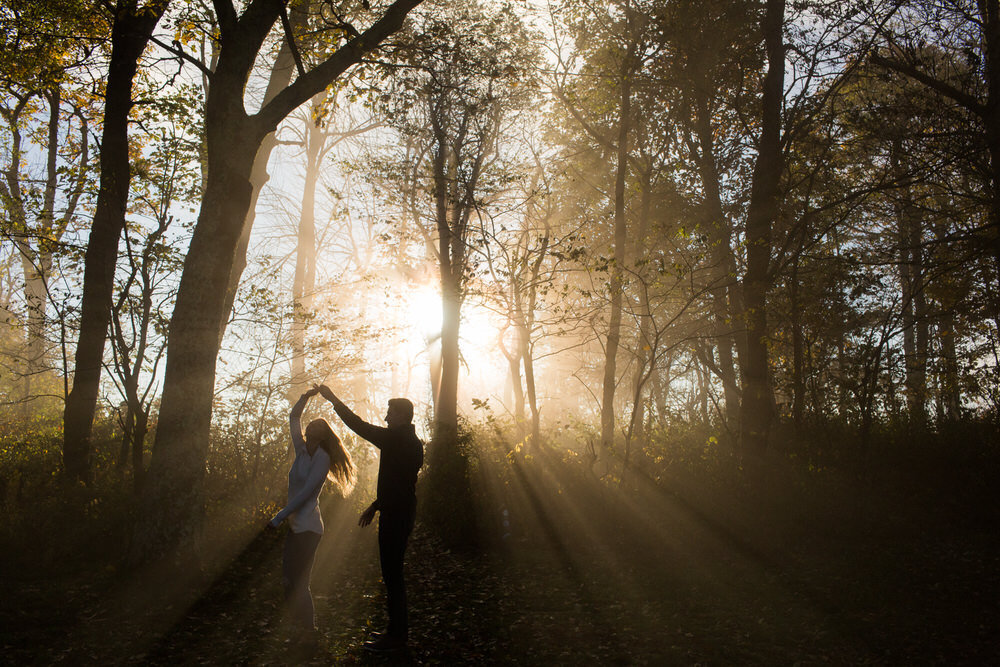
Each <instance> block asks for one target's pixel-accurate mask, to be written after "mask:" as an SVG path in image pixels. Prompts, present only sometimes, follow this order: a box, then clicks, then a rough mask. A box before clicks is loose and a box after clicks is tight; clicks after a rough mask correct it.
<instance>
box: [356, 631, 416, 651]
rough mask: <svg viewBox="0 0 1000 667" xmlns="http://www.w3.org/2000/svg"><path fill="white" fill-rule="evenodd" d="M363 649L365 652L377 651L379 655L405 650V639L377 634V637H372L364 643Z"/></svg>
mask: <svg viewBox="0 0 1000 667" xmlns="http://www.w3.org/2000/svg"><path fill="white" fill-rule="evenodd" d="M363 648H364V649H365V650H366V651H377V652H379V653H381V652H386V651H398V650H400V649H404V648H406V638H405V637H398V636H395V635H387V634H382V633H379V634H378V636H377V637H376V636H375V635H372V638H371V639H369V640H368V641H366V642H365V643H364V645H363Z"/></svg>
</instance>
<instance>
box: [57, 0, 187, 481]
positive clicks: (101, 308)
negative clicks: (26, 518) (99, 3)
mask: <svg viewBox="0 0 1000 667" xmlns="http://www.w3.org/2000/svg"><path fill="white" fill-rule="evenodd" d="M168 2H169V0H153V1H152V2H150V3H149V4H148V5H146V6H144V7H142V8H141V9H140V8H139V7H137V3H136V2H135V0H119V2H118V3H117V4H116V6H115V17H114V22H113V24H112V27H111V61H110V64H109V69H108V80H107V85H106V87H105V95H104V99H105V103H104V125H103V130H102V133H101V179H100V185H99V186H98V191H97V205H96V208H95V210H94V221H93V223H92V225H91V229H90V237H89V238H88V240H87V252H86V255H85V258H84V270H83V294H82V297H81V300H80V337H79V340H78V341H77V346H76V356H75V368H74V371H73V389H72V390H71V391H70V393H69V395H68V396H67V397H66V408H65V410H64V412H63V466H64V468H65V470H66V474H67V475H68V476H69V477H70V478H75V479H79V480H83V481H85V482H86V481H89V478H90V434H91V428H92V426H93V423H94V413H95V411H96V409H97V395H98V390H99V387H100V381H101V365H102V362H103V359H104V343H105V341H106V339H107V333H108V323H109V321H110V318H111V299H112V293H113V290H114V275H115V264H116V263H117V260H118V241H119V239H120V238H121V233H122V230H123V229H124V228H125V209H126V206H127V202H128V190H129V180H130V177H131V174H130V172H129V156H128V114H129V112H130V111H131V109H132V82H133V80H134V78H135V74H136V71H137V70H138V66H139V58H140V57H141V56H142V52H143V51H144V50H145V48H146V45H147V43H148V42H149V38H150V35H152V32H153V29H154V28H155V27H156V24H157V23H158V22H159V20H160V17H161V16H162V15H163V12H164V11H165V10H166V8H167V4H168Z"/></svg>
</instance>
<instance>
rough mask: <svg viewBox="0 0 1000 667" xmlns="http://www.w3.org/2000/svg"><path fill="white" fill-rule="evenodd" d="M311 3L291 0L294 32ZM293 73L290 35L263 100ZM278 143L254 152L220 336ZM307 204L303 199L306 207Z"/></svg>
mask: <svg viewBox="0 0 1000 667" xmlns="http://www.w3.org/2000/svg"><path fill="white" fill-rule="evenodd" d="M310 5H311V0H296V1H295V2H291V3H289V8H288V14H289V16H288V20H289V25H290V27H291V31H292V34H296V33H298V32H299V31H300V29H301V28H302V27H303V26H304V25H305V24H306V22H307V20H308V18H309V7H310ZM294 73H295V58H294V56H293V54H292V48H291V45H290V44H289V43H288V39H287V37H286V39H283V40H282V41H281V46H280V47H279V48H278V54H277V56H275V59H274V66H273V67H272V68H271V74H270V76H269V77H268V80H267V88H265V89H264V101H263V104H267V103H268V102H270V101H271V100H273V99H274V96H275V95H277V94H278V93H279V92H281V91H282V90H283V89H284V88H285V86H287V85H288V82H289V81H291V80H292V75H293V74H294ZM277 145H278V140H277V138H276V137H275V133H274V132H270V133H268V135H267V136H266V137H264V140H263V141H262V142H261V144H260V148H258V149H257V154H256V155H255V156H254V160H253V171H252V172H251V176H250V183H251V184H252V185H253V190H252V192H251V194H250V208H249V209H247V214H246V218H245V219H244V220H243V229H242V231H241V232H240V240H239V243H238V244H237V246H236V256H235V257H234V258H233V271H232V275H231V276H230V277H229V286H228V288H227V290H226V306H225V309H226V319H225V320H224V321H223V323H222V330H221V332H220V334H219V335H220V337H221V336H222V335H224V334H225V330H226V326H227V324H228V320H229V318H230V316H231V315H232V312H233V305H234V304H235V303H236V291H237V290H238V289H239V285H240V280H241V279H242V277H243V271H245V270H246V268H247V250H248V249H249V248H250V232H251V231H253V223H254V221H255V220H256V218H257V200H258V198H259V197H260V193H261V191H262V190H263V189H264V186H265V185H267V182H268V181H269V180H270V179H271V175H270V174H268V173H267V163H268V161H269V160H270V159H271V153H272V152H273V151H274V149H275V147H276V146H277ZM307 178H308V174H307ZM304 208H305V207H304V202H303V209H304ZM296 270H298V267H296ZM293 363H294V362H293ZM295 377H296V376H295V374H294V371H293V374H292V378H293V383H294V382H295V380H294V378H295ZM301 394H302V392H301V391H299V392H298V393H295V391H294V389H293V390H290V392H289V402H290V403H293V404H294V402H295V401H297V400H298V399H299V396H300V395H301Z"/></svg>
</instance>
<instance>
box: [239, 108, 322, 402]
mask: <svg viewBox="0 0 1000 667" xmlns="http://www.w3.org/2000/svg"><path fill="white" fill-rule="evenodd" d="M325 98H326V93H325V92H323V93H320V94H319V95H317V96H316V97H314V98H313V103H312V109H313V114H312V115H313V116H315V114H316V110H317V108H318V107H319V106H320V105H322V103H323V100H324V99H325ZM307 126H308V127H307V128H306V132H305V137H306V174H305V182H304V183H303V187H302V211H301V214H300V216H299V233H298V237H297V238H298V245H297V247H296V250H295V277H294V280H293V283H292V300H293V302H294V304H295V306H294V308H295V311H294V315H293V321H292V328H291V338H292V377H291V386H290V388H289V393H288V401H289V403H294V402H295V401H297V400H298V398H299V396H301V395H302V393H303V392H304V391H305V390H306V389H307V388H308V386H307V385H308V384H309V382H308V378H307V376H306V340H305V339H306V324H307V322H308V319H309V313H310V312H311V311H312V295H313V290H314V289H315V287H316V211H315V208H316V184H317V182H318V181H319V172H320V156H321V155H322V150H321V149H322V148H323V143H324V141H325V140H326V138H325V136H324V133H323V130H322V129H321V128H320V126H319V124H318V121H316V119H315V118H312V119H310V120H309V121H307ZM271 136H273V135H271ZM257 157H258V159H260V151H258V152H257ZM241 243H242V242H241ZM237 254H239V252H238V251H237Z"/></svg>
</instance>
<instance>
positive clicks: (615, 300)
mask: <svg viewBox="0 0 1000 667" xmlns="http://www.w3.org/2000/svg"><path fill="white" fill-rule="evenodd" d="M626 11H627V12H629V21H628V22H629V26H630V27H631V23H632V21H631V12H630V10H629V8H626ZM635 50H636V44H635V40H632V41H631V43H630V44H629V49H628V52H627V54H626V56H625V59H624V60H623V61H622V69H621V98H620V102H619V109H618V155H617V160H616V167H615V169H616V173H615V220H614V234H613V237H612V247H613V251H614V261H613V262H612V264H611V272H610V277H609V280H608V293H609V296H610V304H609V313H608V335H607V339H606V341H605V345H604V381H603V383H602V393H601V445H602V447H603V448H604V451H608V450H609V449H610V448H611V446H612V445H613V444H614V439H615V389H616V386H617V382H618V372H617V360H618V347H619V345H620V343H621V327H622V304H623V299H624V287H625V280H624V271H625V244H626V242H627V225H628V223H627V220H626V217H625V180H626V178H627V176H628V138H629V132H630V131H631V118H632V73H633V68H634V60H635Z"/></svg>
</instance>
